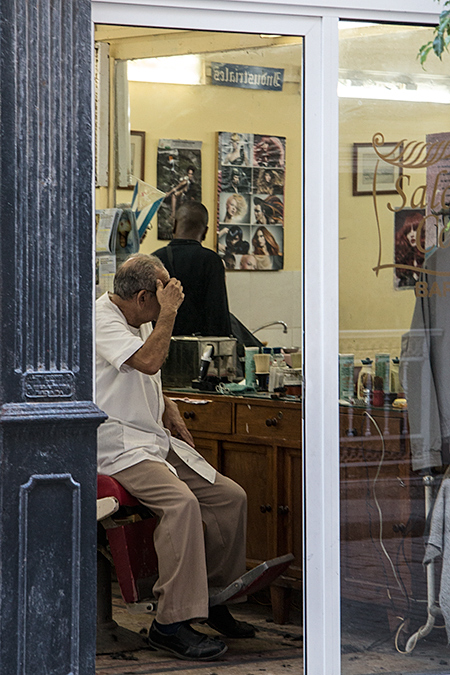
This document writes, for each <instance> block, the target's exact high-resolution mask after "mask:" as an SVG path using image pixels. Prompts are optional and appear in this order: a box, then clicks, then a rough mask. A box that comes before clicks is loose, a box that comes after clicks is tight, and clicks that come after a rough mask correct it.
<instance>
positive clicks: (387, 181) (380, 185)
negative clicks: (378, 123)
mask: <svg viewBox="0 0 450 675" xmlns="http://www.w3.org/2000/svg"><path fill="white" fill-rule="evenodd" d="M396 145H397V144H396V143H385V144H384V145H383V155H388V153H389V151H390V150H394V148H395V147H396ZM375 170H376V181H375V192H376V194H377V195H389V194H395V193H396V189H395V184H396V182H397V179H398V177H399V176H400V175H401V173H402V169H401V167H399V166H395V165H394V164H390V163H389V162H387V161H385V160H382V159H380V157H378V155H377V154H376V152H375V150H374V149H373V146H372V143H353V196H354V197H356V196H358V195H371V194H372V193H373V184H374V177H375Z"/></svg>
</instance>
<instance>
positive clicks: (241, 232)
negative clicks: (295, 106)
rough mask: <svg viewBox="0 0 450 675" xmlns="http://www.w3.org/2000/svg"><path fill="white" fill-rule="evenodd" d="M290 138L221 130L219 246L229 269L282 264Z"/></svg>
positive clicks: (263, 267)
mask: <svg viewBox="0 0 450 675" xmlns="http://www.w3.org/2000/svg"><path fill="white" fill-rule="evenodd" d="M285 155H286V139H285V138H284V137H283V136H265V135H262V134H242V133H237V132H229V131H221V132H219V138H218V180H217V192H218V195H217V252H218V254H219V255H220V256H221V258H222V259H223V261H224V263H225V266H226V268H227V269H230V270H231V269H233V270H280V269H282V268H283V240H284V238H283V225H284V183H285Z"/></svg>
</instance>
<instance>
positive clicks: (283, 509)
mask: <svg viewBox="0 0 450 675" xmlns="http://www.w3.org/2000/svg"><path fill="white" fill-rule="evenodd" d="M278 513H279V514H280V515H281V516H285V515H286V514H287V513H289V506H282V505H281V504H280V506H279V507H278Z"/></svg>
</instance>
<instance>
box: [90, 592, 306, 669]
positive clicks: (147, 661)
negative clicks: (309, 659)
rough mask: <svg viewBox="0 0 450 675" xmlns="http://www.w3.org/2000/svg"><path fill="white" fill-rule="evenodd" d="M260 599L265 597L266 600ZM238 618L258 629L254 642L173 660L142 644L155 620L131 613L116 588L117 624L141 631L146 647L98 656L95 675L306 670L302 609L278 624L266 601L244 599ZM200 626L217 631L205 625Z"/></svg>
mask: <svg viewBox="0 0 450 675" xmlns="http://www.w3.org/2000/svg"><path fill="white" fill-rule="evenodd" d="M262 600H265V599H264V598H262ZM233 614H234V616H235V617H236V618H239V619H242V620H245V621H249V622H251V623H253V625H255V626H256V628H257V635H256V637H255V638H254V639H252V640H228V639H226V638H225V641H226V642H227V644H228V651H227V653H226V654H225V655H224V656H223V657H222V658H221V659H220V660H217V661H212V662H211V661H209V662H204V663H203V662H191V661H182V660H179V659H176V658H173V657H172V656H171V655H170V654H168V653H166V652H162V651H160V652H159V651H152V650H150V649H149V648H148V647H147V646H146V645H145V643H144V640H145V632H146V630H147V628H148V626H149V625H150V623H151V621H152V616H151V615H148V616H147V615H131V614H129V613H128V611H127V610H126V609H125V607H124V605H123V603H122V600H121V598H120V595H119V593H118V589H117V587H116V586H114V591H113V616H114V619H115V620H116V621H117V622H118V624H119V625H121V626H123V627H125V628H128V629H130V630H133V631H134V632H135V633H136V634H137V635H139V634H141V635H142V647H143V648H142V649H138V650H135V651H121V650H120V642H119V643H118V645H117V648H118V650H119V651H118V652H116V653H114V654H108V655H99V656H97V664H96V675H154V674H156V673H163V672H169V671H170V672H176V673H179V674H180V673H183V672H186V673H189V674H190V675H196V674H197V673H198V675H200V674H202V675H224V673H225V670H226V675H286V674H287V673H289V672H292V673H294V672H295V673H301V671H302V646H303V637H302V629H301V627H300V616H301V615H300V612H298V611H297V610H296V609H295V608H293V610H292V621H293V623H290V624H286V625H284V626H280V625H276V624H274V623H273V621H272V619H271V611H270V607H268V606H267V605H266V604H256V603H246V604H245V605H236V606H235V608H233ZM196 628H198V629H199V630H202V631H204V632H205V633H209V634H211V635H213V634H215V635H217V633H214V631H212V630H211V629H209V628H208V627H207V626H196Z"/></svg>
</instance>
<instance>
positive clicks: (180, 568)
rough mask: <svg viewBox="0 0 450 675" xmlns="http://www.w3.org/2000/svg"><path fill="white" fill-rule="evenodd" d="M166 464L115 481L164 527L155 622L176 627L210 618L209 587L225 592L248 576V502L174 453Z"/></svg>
mask: <svg viewBox="0 0 450 675" xmlns="http://www.w3.org/2000/svg"><path fill="white" fill-rule="evenodd" d="M167 460H168V461H169V463H170V464H171V465H172V466H174V467H175V468H176V470H177V472H178V477H177V476H175V475H174V473H173V472H172V471H170V469H169V468H168V467H167V466H166V465H165V464H163V463H162V462H156V461H152V460H144V461H143V462H139V463H138V464H135V465H134V466H131V467H130V468H128V469H124V470H123V471H119V472H118V473H116V474H114V478H115V479H116V480H117V481H119V483H121V484H122V485H123V487H124V488H125V489H126V490H128V492H130V494H132V495H134V496H135V497H136V498H137V499H139V501H140V502H142V503H143V504H145V506H147V507H148V508H149V509H151V510H152V511H153V513H155V514H156V515H157V516H158V517H159V519H160V521H159V523H158V526H157V528H156V530H155V534H154V544H155V550H156V554H157V556H158V569H159V579H158V581H157V582H156V584H155V586H154V589H153V591H154V594H155V597H156V598H157V599H158V609H157V613H156V619H157V621H158V622H160V623H166V624H167V623H174V622H175V621H187V620H189V619H194V618H206V617H207V616H208V586H209V587H217V588H224V587H226V586H228V584H230V583H231V582H233V581H234V580H235V579H237V578H238V577H239V576H241V575H242V574H243V573H244V572H245V546H246V527H247V496H246V494H245V492H244V490H243V489H242V488H241V487H240V486H239V485H237V484H236V483H234V482H233V481H232V480H230V479H229V478H226V477H225V476H222V475H221V474H219V473H217V476H216V481H215V483H213V484H211V483H209V482H208V481H207V480H205V479H204V478H202V477H201V476H199V475H198V474H197V473H196V472H195V471H193V470H192V469H190V468H189V467H188V466H187V465H186V464H185V463H184V462H183V461H182V460H181V459H180V458H179V457H178V456H177V455H176V454H175V452H173V450H170V451H169V455H168V457H167Z"/></svg>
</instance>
